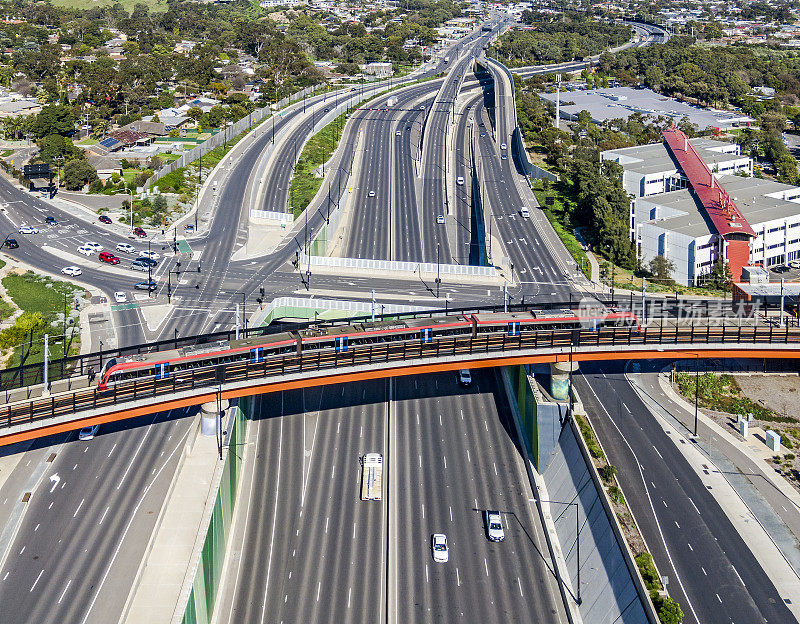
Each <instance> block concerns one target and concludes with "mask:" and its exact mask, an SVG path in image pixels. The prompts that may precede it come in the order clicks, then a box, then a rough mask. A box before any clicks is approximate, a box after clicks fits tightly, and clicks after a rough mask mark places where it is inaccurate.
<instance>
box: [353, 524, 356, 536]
mask: <svg viewBox="0 0 800 624" xmlns="http://www.w3.org/2000/svg"><path fill="white" fill-rule="evenodd" d="M355 538H356V523H355V522H354V523H353V539H355Z"/></svg>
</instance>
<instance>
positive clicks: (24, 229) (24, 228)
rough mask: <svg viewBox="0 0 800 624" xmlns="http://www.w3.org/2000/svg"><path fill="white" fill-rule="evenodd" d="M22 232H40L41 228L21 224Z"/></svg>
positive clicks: (20, 230) (20, 229) (20, 231)
mask: <svg viewBox="0 0 800 624" xmlns="http://www.w3.org/2000/svg"><path fill="white" fill-rule="evenodd" d="M19 233H20V234H38V233H39V230H37V229H36V228H35V227H31V226H30V225H21V226H20V228H19Z"/></svg>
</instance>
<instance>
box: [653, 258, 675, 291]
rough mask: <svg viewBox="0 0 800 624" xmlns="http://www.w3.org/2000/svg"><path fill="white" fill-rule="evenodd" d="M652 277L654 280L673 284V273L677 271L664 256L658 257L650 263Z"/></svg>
mask: <svg viewBox="0 0 800 624" xmlns="http://www.w3.org/2000/svg"><path fill="white" fill-rule="evenodd" d="M648 268H649V270H650V275H652V276H653V279H655V280H656V281H658V282H660V283H662V284H668V283H671V282H672V272H673V271H674V270H675V264H674V263H673V262H672V261H671V260H668V259H667V258H666V257H664V256H662V255H660V254H659V255H658V256H656V257H655V258H653V259H652V260H651V261H650V266H649V267H648Z"/></svg>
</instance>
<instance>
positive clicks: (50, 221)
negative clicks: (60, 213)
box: [44, 217, 58, 225]
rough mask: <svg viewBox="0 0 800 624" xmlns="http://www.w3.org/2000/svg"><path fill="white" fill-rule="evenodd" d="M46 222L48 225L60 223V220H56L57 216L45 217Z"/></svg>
mask: <svg viewBox="0 0 800 624" xmlns="http://www.w3.org/2000/svg"><path fill="white" fill-rule="evenodd" d="M44 222H45V223H46V224H47V225H58V221H56V218H55V217H45V219H44Z"/></svg>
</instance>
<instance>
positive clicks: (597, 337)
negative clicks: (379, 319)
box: [0, 320, 800, 446]
mask: <svg viewBox="0 0 800 624" xmlns="http://www.w3.org/2000/svg"><path fill="white" fill-rule="evenodd" d="M687 357H690V358H698V359H706V358H715V359H720V358H747V359H749V358H758V359H765V358H766V359H775V358H780V359H783V358H800V328H796V327H791V328H790V327H788V326H779V325H775V324H770V325H763V324H762V325H760V326H759V325H742V324H741V323H739V322H737V323H734V322H731V321H730V320H728V321H722V322H720V323H719V324H713V323H711V322H704V323H702V324H701V323H695V322H692V323H691V324H686V323H684V324H672V325H670V326H667V327H665V326H663V325H659V326H648V327H644V328H642V329H641V330H640V329H639V328H638V327H635V326H632V327H619V326H614V327H600V328H598V329H550V330H546V329H538V330H530V331H517V332H514V331H513V328H510V329H509V331H497V332H489V333H477V335H475V334H474V333H473V332H470V331H469V329H467V330H465V331H464V332H462V333H460V334H459V333H453V334H450V335H447V334H443V335H440V336H436V337H431V339H430V340H425V339H422V338H416V339H405V340H397V339H391V338H387V339H385V340H383V339H380V338H376V339H375V340H374V341H372V342H370V343H369V344H357V345H352V346H345V345H340V347H336V348H317V349H302V350H298V352H296V353H295V352H291V353H289V354H282V355H278V356H271V357H265V358H263V359H260V358H258V357H254V358H252V359H244V360H239V361H234V362H227V363H219V364H213V365H210V364H206V365H198V366H196V367H194V368H191V369H187V370H180V371H175V372H173V373H172V374H170V375H165V376H161V378H158V377H159V376H158V375H150V376H143V377H139V378H138V379H129V380H122V381H119V382H117V383H116V384H110V385H109V387H108V388H106V389H104V388H98V387H97V386H91V387H84V388H81V389H77V390H72V391H62V392H53V393H52V394H50V395H49V396H41V397H38V398H32V399H29V400H24V401H17V402H12V403H8V404H6V405H5V406H3V407H2V408H0V446H1V445H7V444H12V443H15V442H19V441H22V440H29V439H34V438H38V437H42V436H47V435H51V434H54V433H59V432H63V431H70V430H73V429H77V428H80V427H84V426H88V425H94V424H102V423H107V422H112V421H119V420H125V419H128V418H134V417H137V416H141V415H144V414H151V413H156V412H161V411H165V410H170V409H178V408H183V407H187V406H191V405H199V404H204V403H210V402H213V401H218V400H227V399H235V398H241V397H246V396H253V395H257V394H263V393H271V392H279V391H283V390H291V389H296V388H304V387H312V386H323V385H332V384H339V383H348V382H353V381H359V380H366V379H375V378H382V377H399V376H404V375H418V374H423V373H430V372H436V371H448V370H457V369H461V368H484V367H496V366H509V365H517V364H531V363H551V364H557V363H568V362H573V363H574V362H581V361H592V360H629V359H648V360H649V359H673V358H687Z"/></svg>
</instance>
